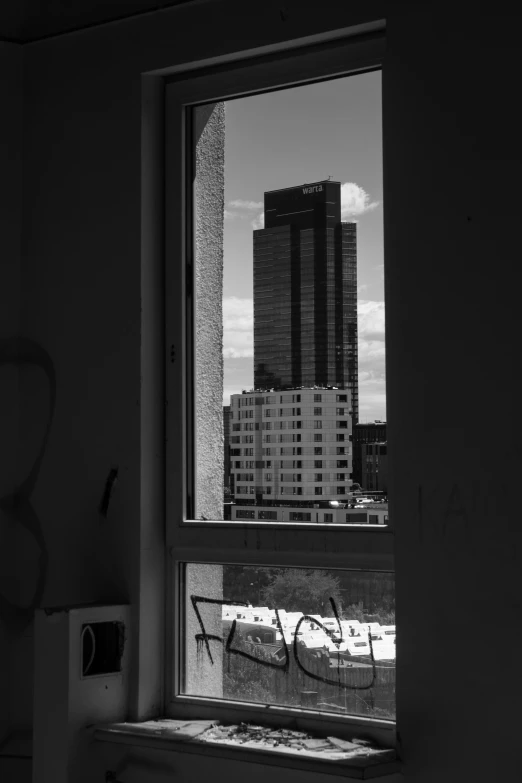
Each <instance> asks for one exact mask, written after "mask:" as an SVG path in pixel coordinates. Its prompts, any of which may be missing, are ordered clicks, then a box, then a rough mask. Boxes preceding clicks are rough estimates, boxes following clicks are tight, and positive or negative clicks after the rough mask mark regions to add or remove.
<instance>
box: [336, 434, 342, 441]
mask: <svg viewBox="0 0 522 783" xmlns="http://www.w3.org/2000/svg"><path fill="white" fill-rule="evenodd" d="M335 440H336V441H337V442H338V443H339V442H341V443H342V441H343V440H344V434H343V435H336V436H335Z"/></svg>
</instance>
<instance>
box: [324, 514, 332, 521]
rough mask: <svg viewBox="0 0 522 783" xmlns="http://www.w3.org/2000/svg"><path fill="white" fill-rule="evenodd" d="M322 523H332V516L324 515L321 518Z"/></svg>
mask: <svg viewBox="0 0 522 783" xmlns="http://www.w3.org/2000/svg"><path fill="white" fill-rule="evenodd" d="M323 520H324V522H327V523H328V522H333V514H328V513H326V514H325V515H324V517H323Z"/></svg>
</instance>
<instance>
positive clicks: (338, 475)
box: [335, 473, 346, 481]
mask: <svg viewBox="0 0 522 783" xmlns="http://www.w3.org/2000/svg"><path fill="white" fill-rule="evenodd" d="M345 478H346V473H336V474H335V480H336V481H345Z"/></svg>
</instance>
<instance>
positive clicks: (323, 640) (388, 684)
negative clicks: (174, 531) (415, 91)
mask: <svg viewBox="0 0 522 783" xmlns="http://www.w3.org/2000/svg"><path fill="white" fill-rule="evenodd" d="M209 569H211V570H212V578H211V579H210V580H209ZM217 571H219V572H220V573H219V575H218V574H217ZM184 576H185V607H186V629H187V630H188V633H186V635H185V637H184V638H185V663H184V676H183V677H182V681H184V688H183V692H184V693H186V694H191V695H197V696H212V697H214V698H215V697H216V696H218V697H221V698H223V699H230V700H233V701H246V702H254V703H259V704H277V705H281V706H294V707H295V706H300V707H304V708H307V709H316V710H321V711H327V712H337V713H346V714H352V715H366V716H371V717H375V718H383V719H390V720H392V719H394V718H395V649H396V648H395V604H394V576H393V574H390V573H382V572H361V571H357V572H355V571H319V570H317V569H316V570H311V569H304V568H266V567H263V568H260V567H252V566H241V565H223V566H214V565H213V566H210V565H206V564H192V563H190V564H186V565H185V574H184ZM219 577H220V578H219ZM209 584H212V586H213V587H210V588H209V587H206V589H202V588H201V587H200V586H201V585H209ZM196 590H199V592H195V591H196Z"/></svg>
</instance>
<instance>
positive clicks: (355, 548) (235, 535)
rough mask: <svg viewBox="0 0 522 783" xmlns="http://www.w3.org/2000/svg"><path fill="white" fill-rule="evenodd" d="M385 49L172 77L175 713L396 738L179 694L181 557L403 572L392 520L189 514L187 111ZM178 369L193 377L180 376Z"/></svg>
mask: <svg viewBox="0 0 522 783" xmlns="http://www.w3.org/2000/svg"><path fill="white" fill-rule="evenodd" d="M383 59H384V36H383V34H382V33H378V34H371V35H367V36H361V37H359V38H345V39H341V40H334V41H332V42H330V43H328V44H321V45H314V46H308V47H303V48H302V49H295V48H290V49H289V50H288V51H285V52H279V53H277V54H272V55H263V56H260V57H259V58H251V59H248V60H246V61H245V60H243V61H236V62H229V63H227V64H223V65H221V66H216V67H215V68H209V69H208V70H207V69H205V70H204V71H203V70H195V71H193V72H188V73H183V74H182V75H181V76H179V75H178V76H176V77H174V78H172V79H168V80H167V82H166V85H165V117H166V141H165V144H166V149H165V160H166V172H165V183H166V185H165V204H166V210H165V214H166V216H168V219H166V232H165V257H166V263H165V307H166V310H165V312H166V346H167V360H166V403H167V415H166V421H167V424H166V427H167V432H166V476H167V481H166V517H167V519H166V538H167V547H168V552H169V562H168V569H169V577H168V579H167V586H169V585H170V587H167V617H170V618H173V619H172V620H171V622H170V627H169V624H168V623H167V634H166V635H167V642H166V671H165V682H166V694H167V696H166V700H165V705H166V713H167V715H168V716H170V717H174V718H180V717H182V718H188V719H190V718H196V717H198V718H218V719H220V720H222V721H226V722H233V723H237V722H239V721H249V720H253V721H261V720H262V721H263V722H264V723H272V724H279V723H280V722H281V721H284V720H285V719H288V718H298V719H299V725H300V726H301V727H302V728H303V730H310V731H313V730H317V729H320V730H322V731H325V730H326V731H335V732H336V735H337V736H353V735H354V733H355V732H362V733H364V734H365V735H371V736H373V737H375V739H377V740H378V741H379V742H381V743H382V744H384V745H387V746H391V745H393V744H394V740H395V722H393V721H386V720H381V719H373V718H365V717H363V716H358V715H341V714H336V713H322V712H319V711H311V710H304V709H298V708H290V707H282V706H279V705H268V706H267V705H263V704H251V703H246V702H245V703H243V702H232V701H224V700H220V699H214V698H205V697H200V696H190V695H185V694H182V693H181V692H180V650H181V646H182V623H183V610H184V607H183V603H184V596H183V594H182V588H181V577H180V574H181V567H182V564H183V563H185V562H194V563H198V562H199V563H208V564H223V563H229V564H244V565H267V566H281V567H291V566H303V567H307V568H320V569H327V570H336V569H339V570H350V569H354V570H365V571H366V570H376V571H383V572H392V571H393V570H394V560H393V550H394V546H393V530H392V529H391V528H389V527H387V528H385V527H383V526H379V527H377V528H368V526H366V525H361V526H358V525H353V526H346V525H343V524H332V523H328V524H322V523H319V524H314V525H313V526H312V525H310V524H307V523H300V522H296V523H292V522H284V523H281V522H279V523H278V522H271V521H262V520H253V521H251V522H248V521H241V522H223V521H204V522H203V521H201V520H194V519H191V518H190V513H191V500H190V497H191V496H192V498H193V497H194V491H195V481H194V475H195V454H194V443H195V439H194V437H193V427H192V424H191V417H192V415H193V410H194V406H193V404H192V394H193V380H192V377H193V375H192V374H193V367H194V356H193V346H192V344H191V341H192V339H193V337H192V336H193V329H192V320H191V319H192V317H193V312H192V306H193V305H192V292H193V291H194V277H193V275H194V263H193V260H192V257H191V252H192V235H191V231H192V228H191V227H192V202H191V199H192V194H191V190H190V187H189V182H188V176H187V173H188V171H190V167H191V162H190V156H191V154H192V150H191V139H190V138H188V134H187V127H188V125H187V114H188V112H190V109H191V107H194V106H197V105H199V104H204V103H214V102H218V101H222V100H227V99H230V98H233V97H239V96H242V95H243V96H246V95H252V94H255V93H263V92H267V91H272V90H275V89H281V88H285V87H292V86H297V85H299V84H307V83H312V82H316V81H321V80H327V79H332V78H336V77H341V76H348V75H351V74H352V75H353V74H357V73H364V72H367V71H370V70H376V69H379V70H381V69H382V67H383ZM173 355H175V356H176V361H175V364H174V363H173V362H172V356H173ZM180 368H181V369H180ZM387 369H388V368H387ZM180 373H181V377H183V378H184V379H185V381H186V382H185V383H182V384H180ZM192 502H193V501H192ZM245 542H247V545H245Z"/></svg>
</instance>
